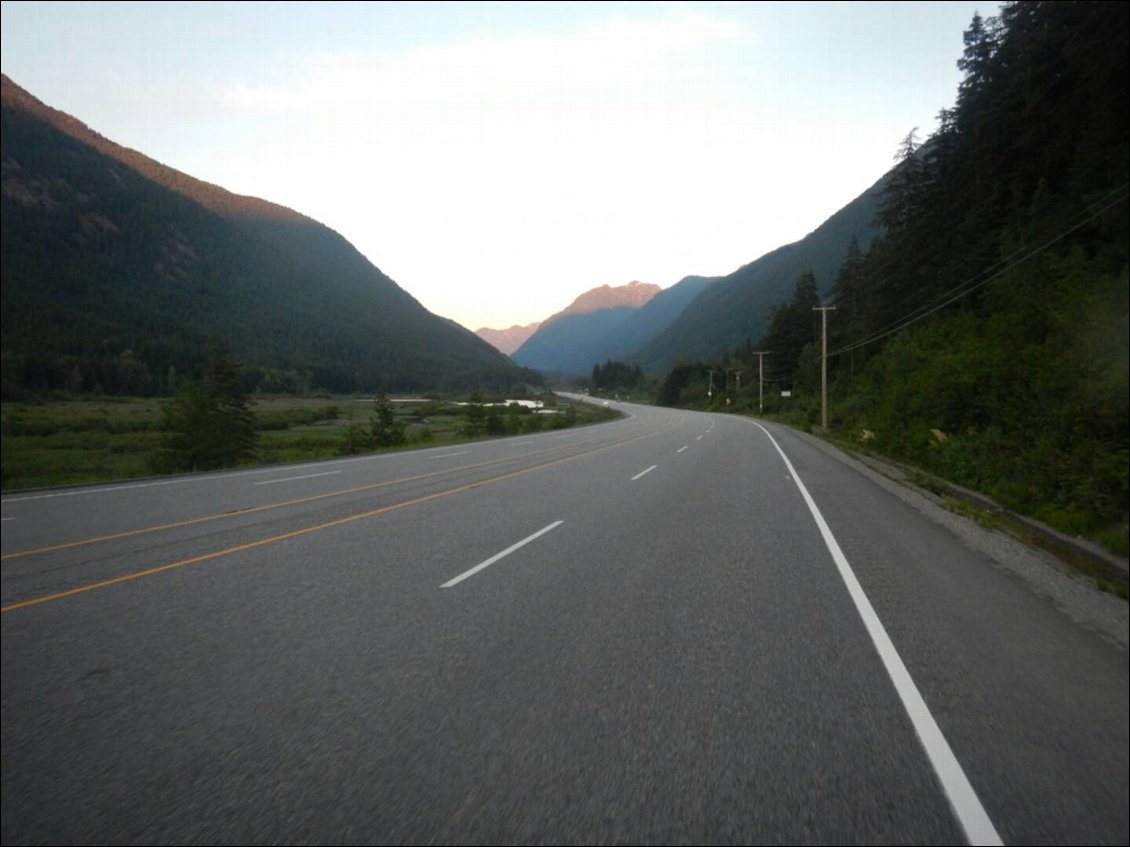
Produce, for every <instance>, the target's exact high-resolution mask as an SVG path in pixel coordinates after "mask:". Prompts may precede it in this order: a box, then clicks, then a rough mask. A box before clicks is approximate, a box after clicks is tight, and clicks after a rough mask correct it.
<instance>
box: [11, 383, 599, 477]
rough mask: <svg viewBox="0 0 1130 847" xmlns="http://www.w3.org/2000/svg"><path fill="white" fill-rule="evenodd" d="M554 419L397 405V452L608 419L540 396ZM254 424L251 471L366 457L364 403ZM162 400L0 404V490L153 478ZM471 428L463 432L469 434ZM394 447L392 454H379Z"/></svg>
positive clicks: (367, 407) (330, 400) (273, 408)
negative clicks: (400, 439) (475, 418)
mask: <svg viewBox="0 0 1130 847" xmlns="http://www.w3.org/2000/svg"><path fill="white" fill-rule="evenodd" d="M545 399H546V403H545V406H546V408H547V409H552V411H553V412H554V413H553V414H544V413H543V414H534V413H531V412H530V411H529V410H525V409H518V408H517V407H511V408H509V409H498V410H497V411H496V413H495V415H494V416H493V417H494V420H493V421H491V420H490V418H488V417H487V416H486V412H485V411H484V417H483V418H482V419H481V420H480V421H479V425H478V426H477V427H476V426H475V425H472V426H470V427H469V426H468V416H467V409H468V407H467V406H464V405H460V404H458V403H457V402H456V401H454V400H409V401H403V400H396V401H395V402H394V403H393V407H394V409H395V415H396V422H397V424H398V425H400V426H402V428H403V433H404V439H405V440H404V443H403V445H401V446H399V447H397V448H395V449H411V448H413V447H425V446H435V445H442V444H447V443H458V442H463V441H467V440H469V439H471V438H473V437H478V438H485V437H490V435H488V430H489V431H490V432H491V433H492V434H497V435H501V434H508V435H509V434H517V433H519V432H531V431H536V430H538V429H543V428H544V429H549V428H559V427H563V426H580V425H584V424H589V423H595V422H597V421H601V420H608V419H610V418H612V417H615V416H616V413H614V412H612V413H610V412H609V410H608V409H604V408H600V407H596V406H592V405H588V404H584V403H573V402H571V401H569V400H566V399H564V398H560V397H546V398H545ZM254 400H255V406H254V411H255V414H256V417H257V419H258V423H259V429H258V453H257V460H256V464H261V465H271V464H285V463H288V462H300V461H304V460H308V459H320V458H326V457H330V456H341V455H347V454H350V453H362V452H373V451H374V449H375V448H372V447H371V446H370V445H369V444H368V436H369V431H370V419H371V418H372V417H374V407H373V399H372V398H359V397H324V398H323V397H292V396H280V397H258V396H257V397H255V398H254ZM162 402H163V401H161V400H160V399H154V398H134V397H131V398H102V399H97V400H52V401H44V402H25V403H5V404H3V405H2V406H0V451H2V464H0V485H2V487H3V490H4V491H13V490H18V489H27V488H40V487H44V486H52V485H70V484H76V483H87V482H107V481H110V480H117V479H130V478H136V477H144V476H152V475H154V473H155V472H154V466H153V463H152V462H153V457H154V455H155V453H156V451H157V450H158V448H159V447H160V445H161V443H162V440H163V438H164V437H165V432H164V429H163V417H162V414H161V407H162ZM476 428H478V429H479V430H480V432H479V434H477V435H471V434H469V432H468V430H471V431H474V430H475V429H476ZM381 449H393V448H381Z"/></svg>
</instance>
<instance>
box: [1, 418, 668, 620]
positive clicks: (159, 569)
mask: <svg viewBox="0 0 1130 847" xmlns="http://www.w3.org/2000/svg"><path fill="white" fill-rule="evenodd" d="M661 432H663V430H659V431H656V432H652V433H648V434H646V435H637V436H635V437H634V438H629V439H626V440H624V441H619V442H613V443H609V444H604V445H601V446H600V447H594V448H593V449H591V450H585V451H584V452H581V453H576V454H574V455H572V456H564V457H562V458H560V459H554V460H553V461H552V462H546V463H544V464H541V465H534V466H532V467H529V468H522V469H521V470H517V471H511V472H510V473H505V474H502V475H500V476H496V477H490V478H489V479H482V480H478V481H476V482H469V483H467V484H466V485H460V486H457V487H455V488H449V489H447V490H445V491H437V492H435V493H434V494H426V495H424V496H422V497H416V498H414V499H412V500H405V501H404V502H402V503H394V504H392V505H391V506H382V507H381V508H379V509H371V510H369V511H367V512H361V513H359V514H356V515H349V516H347V517H344V518H337V519H335V520H332V521H326V522H325V523H320V524H316V525H314V526H308V527H304V528H303V529H296V530H292V531H291V532H284V533H282V534H280V535H272V536H269V537H267V538H260V539H259V540H258V541H249V542H247V543H246V544H237V545H236V546H234V547H227V548H225V549H223V550H216V551H213V552H211V553H203V554H201V555H199V556H192V557H191V558H188V559H180V560H178V561H176V562H168V563H166V564H163V565H157V566H155V567H151V568H145V569H143V570H140V571H133V572H131V573H127V574H122V575H121V576H116V577H111V578H110V579H103V580H99V581H98V582H92V583H89V584H87V585H80V586H78V587H77V588H69V589H67V590H66V591H58V592H55V593H53V594H44V595H41V596H39V597H32V598H31V599H30V600H21V601H19V602H17V603H11V604H9V605H7V606H3V607H0V614H7V613H8V612H14V611H17V610H19V609H26V608H28V607H30V606H39V605H42V604H44V603H50V602H52V601H54V600H62V599H63V598H65V597H72V596H74V595H76V594H85V593H87V592H89V591H97V590H98V589H100V588H108V587H109V586H111V585H118V584H120V583H123V582H132V581H134V580H136V579H141V578H143V577H147V576H154V575H156V574H159V573H164V572H165V571H171V570H175V569H177V568H183V567H187V566H189V565H195V564H198V563H200V562H206V561H209V560H210V559H218V558H220V557H221V556H229V555H231V554H233V553H240V552H243V551H244V550H253V549H254V548H256V547H262V546H264V545H267V544H275V543H277V542H280V541H286V540H288V539H291V538H297V537H299V536H301V535H308V534H310V533H313V532H320V531H321V530H324V529H330V528H332V527H335V526H343V525H344V524H348V523H353V522H354V521H359V520H364V519H365V518H371V517H375V516H377V515H383V514H386V513H388V512H394V511H397V510H398V509H405V508H408V507H409V506H418V505H419V504H421V503H427V502H429V501H431V500H438V499H439V498H441V497H449V496H451V495H452V494H459V493H461V492H463V491H469V490H471V489H472V488H480V487H482V486H485V485H491V484H493V483H496V482H503V481H504V480H508V479H514V478H515V477H519V476H522V475H524V474H528V473H532V472H533V471H539V470H544V469H545V468H552V467H554V466H555V465H560V464H563V463H565V462H571V461H573V460H574V459H580V458H582V457H584V456H590V455H592V454H593V453H599V452H600V451H602V450H607V449H609V448H610V447H620V446H623V445H625V444H630V443H631V442H633V441H639V440H640V439H643V438H651V437H652V436H655V435H659V434H660V433H661ZM574 446H576V445H574ZM545 452H550V451H545ZM428 475H429V476H430V475H431V474H428Z"/></svg>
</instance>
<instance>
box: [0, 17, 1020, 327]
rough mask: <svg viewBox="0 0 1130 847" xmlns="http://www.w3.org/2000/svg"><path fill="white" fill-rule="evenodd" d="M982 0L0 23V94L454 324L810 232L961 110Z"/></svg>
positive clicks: (725, 264) (675, 272)
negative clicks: (291, 216)
mask: <svg viewBox="0 0 1130 847" xmlns="http://www.w3.org/2000/svg"><path fill="white" fill-rule="evenodd" d="M998 10H999V4H998V3H972V2H933V3H914V2H895V3H772V2H761V3H749V4H746V3H561V4H557V3H529V4H524V3H516V2H503V3H390V2H383V3H333V2H321V3H276V2H263V3H201V2H192V3H175V2H166V3H107V2H98V3H33V2H3V4H2V12H3V20H2V25H0V39H2V50H0V64H2V67H3V72H4V73H5V74H7V75H8V76H9V77H11V79H12V80H13V81H14V82H15V83H16V84H17V85H20V86H22V87H23V88H25V89H27V90H28V91H29V92H31V94H33V95H34V96H36V97H38V98H39V99H40V100H42V101H43V102H45V103H47V104H48V105H49V106H53V107H55V108H57V109H61V110H63V111H65V112H68V113H70V114H71V115H74V116H75V117H77V118H78V119H80V120H82V121H83V122H84V123H86V124H88V125H89V126H90V127H91V128H92V129H94V130H96V131H97V132H99V133H101V134H102V135H104V136H106V137H107V138H110V139H111V140H113V141H115V142H117V143H119V144H123V145H125V146H127V147H132V148H134V149H137V150H139V151H141V152H143V153H145V154H146V155H148V156H150V157H152V158H154V159H157V160H158V161H161V162H163V163H165V164H167V165H170V166H172V167H174V168H177V169H179V170H182V171H184V172H186V173H188V174H191V175H192V176H194V177H197V178H199V179H203V180H206V181H208V182H213V183H216V184H218V185H221V186H223V187H225V188H227V189H229V190H231V191H235V192H237V193H240V194H250V195H254V196H257V197H262V198H264V199H267V200H271V201H273V202H276V203H281V204H282V205H285V206H289V207H291V208H293V209H295V210H297V211H299V212H302V213H303V214H306V215H309V216H310V217H312V218H315V219H317V220H319V221H322V222H323V223H325V224H327V225H328V226H330V227H332V228H333V229H335V230H337V231H338V232H340V233H341V234H342V235H343V236H345V237H346V238H347V239H348V240H349V241H350V242H352V243H353V245H354V246H356V247H357V248H358V249H359V250H360V251H361V252H362V253H364V254H365V256H367V257H368V258H369V260H370V261H372V262H373V263H374V264H375V265H377V267H379V268H380V269H381V270H382V271H384V272H385V273H386V274H388V275H389V276H390V277H392V278H393V279H394V280H396V282H397V283H398V284H399V285H400V286H401V287H403V288H404V289H406V290H407V291H408V292H410V293H411V294H412V295H413V296H415V297H416V298H417V299H418V300H420V301H421V302H422V303H423V304H424V306H426V307H427V308H428V309H430V310H431V311H433V312H435V313H437V314H440V315H443V316H445V317H449V318H453V319H454V320H456V321H458V322H459V323H461V324H463V325H464V326H466V327H468V328H469V329H476V328H478V327H480V326H490V327H494V328H505V327H508V326H510V325H512V324H516V323H519V324H525V323H530V322H532V321H535V320H541V319H543V318H546V317H548V316H549V315H550V314H552V313H554V312H556V311H559V310H560V309H562V308H564V307H565V306H567V305H568V304H569V303H570V302H571V301H572V300H573V299H574V298H575V297H576V296H577V295H578V294H580V293H582V292H584V291H586V290H588V289H590V288H593V287H595V286H598V285H603V284H608V285H623V284H624V283H627V282H630V281H632V280H641V281H644V282H652V283H656V284H658V285H660V286H663V287H665V288H666V287H668V286H670V285H672V284H674V283H676V282H678V281H679V280H680V279H682V278H683V277H684V276H686V275H688V274H700V275H722V274H727V273H729V272H731V271H733V270H735V269H737V268H738V267H740V266H741V265H743V264H746V263H747V262H750V261H753V260H754V259H756V258H758V257H759V256H761V255H763V254H764V253H766V252H768V251H770V250H772V249H774V248H776V247H779V246H781V245H782V244H786V243H789V242H792V241H796V240H798V239H800V238H803V237H804V236H805V235H806V234H807V233H809V232H811V231H812V230H813V229H815V228H816V227H817V226H819V225H820V224H821V223H822V222H823V221H824V220H825V219H826V218H828V216H830V215H831V214H833V213H834V212H836V211H837V210H838V209H840V208H841V207H843V206H844V205H845V204H847V203H848V202H850V201H851V200H852V199H853V198H855V197H856V196H858V195H859V194H860V193H861V192H862V191H863V190H864V189H865V188H867V187H868V186H869V185H870V184H871V183H873V182H874V181H875V180H876V179H878V178H879V177H880V176H881V175H882V174H883V173H884V172H885V171H886V170H887V169H888V168H889V167H890V166H891V164H892V160H893V156H894V153H895V150H896V148H897V146H898V143H899V141H900V140H901V139H902V138H903V137H904V136H905V135H906V134H907V133H908V132H909V131H910V130H911V129H912V128H914V127H918V128H919V134H920V136H921V137H925V136H928V135H929V134H930V133H931V132H932V131H933V130H934V128H935V127H936V116H937V113H938V112H939V110H941V109H943V108H948V107H950V106H952V105H953V102H954V98H955V96H956V91H957V85H958V82H959V81H960V78H961V76H960V72H959V71H958V70H957V67H956V62H957V60H958V58H959V57H960V55H961V51H962V33H963V31H964V30H965V29H966V28H967V27H968V25H969V22H970V20H971V19H972V17H973V14H974V12H977V11H979V12H980V13H981V14H982V15H983V16H985V17H988V16H990V15H995V14H997V12H998Z"/></svg>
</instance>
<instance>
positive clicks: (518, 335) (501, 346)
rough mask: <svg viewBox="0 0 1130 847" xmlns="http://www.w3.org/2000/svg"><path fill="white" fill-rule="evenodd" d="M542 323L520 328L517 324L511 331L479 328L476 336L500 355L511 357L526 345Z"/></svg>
mask: <svg viewBox="0 0 1130 847" xmlns="http://www.w3.org/2000/svg"><path fill="white" fill-rule="evenodd" d="M539 326H541V322H540V321H538V322H535V323H532V324H526V325H525V326H518V325H517V324H515V325H514V326H512V327H510V328H509V329H491V328H489V327H485V326H484V327H479V328H478V329H476V330H475V335H477V336H479V338H481V339H482V340H483V341H485V342H486V343H487V344H489V345H490V346H491V347H493V348H494V349H495V350H498V351H499V352H500V353H505V354H506V355H507V356H509V355H510V354H511V353H513V352H514V351H515V350H517V349H518V348H519V347H521V346H522V345H523V344H525V343H526V339H527V338H529V337H530V336H531V335H533V334H534V333H535V332H537V329H538V327H539Z"/></svg>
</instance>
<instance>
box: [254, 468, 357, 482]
mask: <svg viewBox="0 0 1130 847" xmlns="http://www.w3.org/2000/svg"><path fill="white" fill-rule="evenodd" d="M339 473H341V471H323V472H322V473H308V474H303V475H302V476H288V477H284V478H283V479H267V480H264V481H263V482H257V483H255V484H256V485H275V484H276V483H279V482H293V481H294V480H296V479H313V478H314V477H316V476H333V475H334V474H339Z"/></svg>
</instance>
